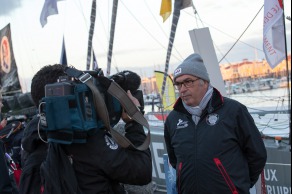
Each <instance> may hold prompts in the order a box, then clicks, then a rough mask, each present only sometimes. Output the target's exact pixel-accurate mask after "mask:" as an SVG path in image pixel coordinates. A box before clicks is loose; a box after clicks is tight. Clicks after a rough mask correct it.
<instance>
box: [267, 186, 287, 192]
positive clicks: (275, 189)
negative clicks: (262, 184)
mask: <svg viewBox="0 0 292 194" xmlns="http://www.w3.org/2000/svg"><path fill="white" fill-rule="evenodd" d="M266 189H267V194H291V187H282V186H274V185H266Z"/></svg>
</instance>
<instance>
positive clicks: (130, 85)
mask: <svg viewBox="0 0 292 194" xmlns="http://www.w3.org/2000/svg"><path fill="white" fill-rule="evenodd" d="M109 79H112V80H114V81H115V82H116V83H117V84H119V85H120V86H121V88H123V90H125V91H126V92H127V91H128V90H130V91H131V93H132V95H133V96H134V97H135V98H137V99H138V101H139V103H140V105H141V109H144V99H143V93H142V91H141V90H139V87H140V85H141V77H140V76H139V75H138V74H137V73H135V72H132V71H129V70H125V71H122V72H119V73H117V74H114V75H112V76H110V77H109Z"/></svg>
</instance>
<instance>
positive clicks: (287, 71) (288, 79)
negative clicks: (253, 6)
mask: <svg viewBox="0 0 292 194" xmlns="http://www.w3.org/2000/svg"><path fill="white" fill-rule="evenodd" d="M282 5H283V25H284V40H285V55H286V74H287V76H286V77H287V82H288V85H287V90H288V113H289V115H290V116H289V129H290V131H289V145H290V146H291V98H290V97H291V94H290V83H289V81H290V75H289V65H288V53H287V52H288V51H287V38H286V23H285V13H284V0H282Z"/></svg>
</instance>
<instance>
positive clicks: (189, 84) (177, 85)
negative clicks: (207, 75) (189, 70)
mask: <svg viewBox="0 0 292 194" xmlns="http://www.w3.org/2000/svg"><path fill="white" fill-rule="evenodd" d="M199 79H200V78H197V79H195V80H192V79H188V80H185V81H183V82H175V83H174V84H173V85H174V87H175V88H176V89H178V90H180V89H181V87H182V85H184V86H185V87H186V88H190V87H192V86H194V83H195V82H196V81H198V80H199Z"/></svg>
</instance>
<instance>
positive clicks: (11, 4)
mask: <svg viewBox="0 0 292 194" xmlns="http://www.w3.org/2000/svg"><path fill="white" fill-rule="evenodd" d="M0 5H1V6H0V16H4V15H8V14H10V13H11V12H13V10H14V9H16V8H18V7H20V6H21V2H20V0H0Z"/></svg>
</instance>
